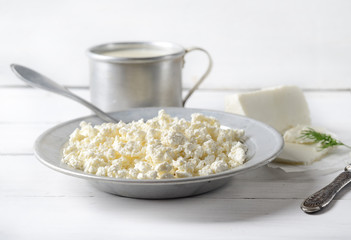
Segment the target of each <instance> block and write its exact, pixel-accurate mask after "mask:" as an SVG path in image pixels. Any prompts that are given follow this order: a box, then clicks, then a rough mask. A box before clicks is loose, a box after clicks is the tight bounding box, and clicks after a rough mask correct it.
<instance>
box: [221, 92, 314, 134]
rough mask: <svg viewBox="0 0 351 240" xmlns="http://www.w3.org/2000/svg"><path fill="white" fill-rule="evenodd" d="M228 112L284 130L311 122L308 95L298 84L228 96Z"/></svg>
mask: <svg viewBox="0 0 351 240" xmlns="http://www.w3.org/2000/svg"><path fill="white" fill-rule="evenodd" d="M225 111H227V112H231V113H236V114H240V115H244V116H248V117H251V118H254V119H257V120H259V121H262V122H264V123H267V124H269V125H271V126H272V127H274V128H275V129H277V130H278V131H279V132H281V133H284V131H285V130H287V129H289V128H291V127H294V126H295V125H297V124H306V125H308V124H310V123H311V120H310V112H309V109H308V106H307V102H306V99H305V96H304V94H303V92H302V90H301V89H300V88H298V87H296V86H281V87H275V88H266V89H262V90H259V91H253V92H248V93H239V94H234V95H229V96H226V99H225Z"/></svg>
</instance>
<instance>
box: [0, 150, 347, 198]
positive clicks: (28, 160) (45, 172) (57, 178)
mask: <svg viewBox="0 0 351 240" xmlns="http://www.w3.org/2000/svg"><path fill="white" fill-rule="evenodd" d="M0 164H1V166H2V168H1V169H0V192H1V194H2V196H4V197H15V198H30V197H68V198H71V197H103V196H108V195H106V194H104V193H102V192H100V191H98V190H96V189H94V188H93V187H91V186H90V185H89V183H88V182H86V181H84V180H82V179H78V178H74V177H71V176H67V175H64V174H61V173H59V172H56V171H53V170H51V169H49V168H47V167H45V166H44V165H42V164H41V163H39V161H37V160H36V159H35V157H34V156H32V155H27V156H18V155H17V156H16V155H15V156H1V159H0ZM9 169H13V171H9ZM14 171H15V174H14ZM336 174H337V173H331V174H329V175H319V174H318V173H316V174H315V175H313V176H302V177H300V178H296V177H294V175H290V174H286V173H282V172H281V171H280V170H277V169H272V168H268V167H263V168H260V169H257V170H254V171H250V172H247V173H245V174H241V175H237V176H235V177H234V178H233V179H232V180H231V181H230V183H229V184H227V185H225V186H224V187H222V188H220V189H218V190H216V191H213V192H211V193H208V194H203V195H200V196H197V197H198V198H205V199H252V198H254V199H299V200H300V202H301V201H302V199H304V198H306V197H307V196H308V195H310V194H311V193H313V192H315V191H317V190H319V189H320V188H322V187H324V186H325V185H326V184H328V183H329V182H330V181H331V180H332V179H334V178H335V177H336ZM29 183H30V184H29ZM350 187H351V186H350ZM347 190H350V189H347ZM347 190H346V191H344V192H343V193H342V194H340V196H338V197H337V198H336V199H342V200H346V199H347V200H351V192H349V191H347Z"/></svg>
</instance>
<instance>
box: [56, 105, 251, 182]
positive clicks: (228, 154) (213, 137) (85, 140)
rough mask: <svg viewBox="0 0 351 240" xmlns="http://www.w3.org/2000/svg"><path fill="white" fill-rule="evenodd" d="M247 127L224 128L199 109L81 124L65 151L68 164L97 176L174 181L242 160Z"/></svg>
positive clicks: (214, 170) (64, 157)
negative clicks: (187, 117) (187, 116)
mask: <svg viewBox="0 0 351 240" xmlns="http://www.w3.org/2000/svg"><path fill="white" fill-rule="evenodd" d="M243 139H244V130H242V129H223V128H221V127H220V124H219V122H218V120H217V119H215V118H213V117H206V116H204V115H202V114H199V113H194V114H192V115H191V121H186V120H185V119H183V118H182V119H178V118H172V117H171V116H170V115H168V114H167V113H165V111H164V110H160V111H159V113H158V116H157V117H155V118H153V119H150V120H148V121H146V122H144V121H143V119H141V120H139V121H136V122H134V121H133V122H131V123H124V122H122V121H120V122H119V123H117V124H114V123H103V124H101V125H96V126H94V127H93V126H92V125H91V124H90V123H86V122H81V123H80V129H79V128H77V129H76V130H75V131H74V132H73V133H72V134H71V135H70V139H69V141H68V143H67V145H66V146H65V147H64V149H63V158H62V161H63V162H64V163H66V164H67V165H69V166H71V167H73V168H76V169H80V170H83V171H84V172H86V173H91V174H96V175H98V176H108V177H114V178H127V179H172V178H187V177H194V176H206V175H210V174H215V173H220V172H223V171H226V170H229V169H231V168H234V167H237V166H239V165H241V164H243V163H244V162H245V160H246V151H247V147H246V146H245V145H244V144H243V143H242V142H243Z"/></svg>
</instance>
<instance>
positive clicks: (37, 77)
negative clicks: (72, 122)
mask: <svg viewBox="0 0 351 240" xmlns="http://www.w3.org/2000/svg"><path fill="white" fill-rule="evenodd" d="M11 69H12V71H13V72H14V73H15V75H16V76H17V77H18V78H19V79H21V80H23V81H24V82H26V83H27V84H28V85H30V86H32V87H35V88H41V89H44V90H47V91H50V92H53V93H56V94H59V95H62V96H65V97H68V98H70V99H73V100H75V101H77V102H79V103H81V104H83V105H84V106H86V107H87V108H89V109H90V110H92V111H93V112H95V113H96V115H97V116H98V117H99V118H101V119H102V120H104V121H106V122H118V121H117V120H116V119H114V118H112V117H111V116H109V115H108V114H107V113H105V112H103V111H102V110H101V109H99V108H97V107H96V106H94V105H93V104H91V103H89V102H87V101H85V100H84V99H83V98H81V97H78V96H77V95H75V94H74V93H72V92H71V91H69V90H68V89H67V88H65V87H64V86H61V85H59V84H57V83H56V82H54V81H52V80H50V79H49V78H48V77H45V76H44V75H42V74H40V73H38V72H36V71H34V70H32V69H29V68H27V67H24V66H21V65H18V64H11Z"/></svg>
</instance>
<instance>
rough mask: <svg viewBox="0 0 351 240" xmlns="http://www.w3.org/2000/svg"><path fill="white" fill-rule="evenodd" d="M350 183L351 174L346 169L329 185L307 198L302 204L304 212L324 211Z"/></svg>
mask: <svg viewBox="0 0 351 240" xmlns="http://www.w3.org/2000/svg"><path fill="white" fill-rule="evenodd" d="M349 182H351V172H349V171H348V170H347V169H346V170H345V171H344V172H342V173H341V174H339V176H337V177H336V178H335V179H334V180H333V181H332V182H331V183H330V184H329V185H327V186H325V187H324V188H322V189H321V190H319V191H318V192H316V193H314V194H312V195H311V196H309V197H308V198H306V200H305V201H304V202H303V203H302V204H301V209H302V211H304V212H306V213H314V212H318V211H319V210H322V209H323V208H324V207H326V206H327V205H328V204H329V203H330V202H331V201H332V200H333V198H334V197H335V195H336V194H337V193H338V192H340V190H341V189H343V187H345V186H346V185H347V184H348V183H349Z"/></svg>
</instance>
